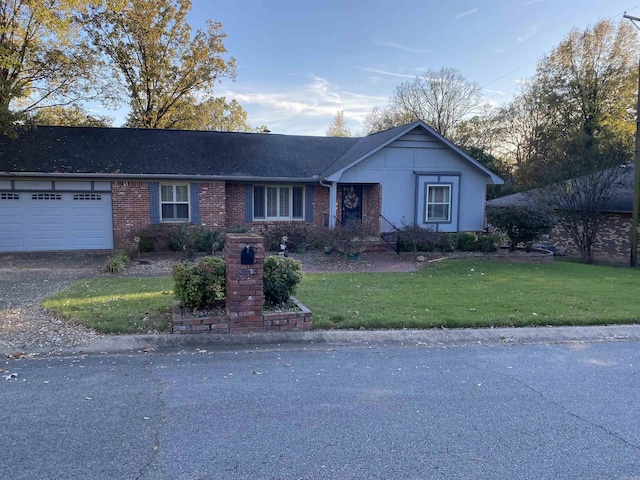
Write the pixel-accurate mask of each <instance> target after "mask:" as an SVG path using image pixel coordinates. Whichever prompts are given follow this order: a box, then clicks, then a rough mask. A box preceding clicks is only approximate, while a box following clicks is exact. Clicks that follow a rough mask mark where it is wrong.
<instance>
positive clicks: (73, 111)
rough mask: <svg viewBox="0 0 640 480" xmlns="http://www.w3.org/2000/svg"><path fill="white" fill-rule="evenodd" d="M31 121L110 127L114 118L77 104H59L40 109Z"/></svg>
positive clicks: (45, 123)
mask: <svg viewBox="0 0 640 480" xmlns="http://www.w3.org/2000/svg"><path fill="white" fill-rule="evenodd" d="M30 123H33V124H34V125H59V126H65V127H110V126H111V125H112V124H113V119H112V118H110V117H107V116H104V115H91V114H89V113H88V112H87V111H86V110H84V109H83V108H81V107H79V106H77V105H71V106H68V107H64V106H59V105H58V106H54V107H50V108H43V109H40V110H38V111H37V112H36V113H35V114H34V115H33V116H32V117H31V118H30Z"/></svg>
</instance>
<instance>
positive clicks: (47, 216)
mask: <svg viewBox="0 0 640 480" xmlns="http://www.w3.org/2000/svg"><path fill="white" fill-rule="evenodd" d="M0 183H4V185H0V252H34V251H54V250H102V249H111V248H113V220H112V215H111V212H112V207H111V191H110V190H111V185H110V183H109V182H55V181H40V180H39V181H34V182H27V181H10V182H9V181H8V182H0ZM2 187H5V188H2ZM7 187H8V188H7Z"/></svg>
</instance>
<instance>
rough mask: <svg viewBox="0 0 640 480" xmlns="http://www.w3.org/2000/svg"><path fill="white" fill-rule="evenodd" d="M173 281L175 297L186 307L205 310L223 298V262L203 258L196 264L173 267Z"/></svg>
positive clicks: (188, 263) (224, 284)
mask: <svg viewBox="0 0 640 480" xmlns="http://www.w3.org/2000/svg"><path fill="white" fill-rule="evenodd" d="M173 279H174V281H175V287H174V293H175V296H176V298H178V300H180V301H181V302H182V304H183V305H185V306H187V307H191V308H206V307H210V306H212V305H214V304H215V303H216V302H219V301H222V300H224V298H225V293H226V278H225V262H224V260H222V259H221V258H216V257H205V258H203V259H202V260H201V261H200V262H199V263H198V264H194V263H191V262H183V263H181V264H179V265H175V266H174V267H173Z"/></svg>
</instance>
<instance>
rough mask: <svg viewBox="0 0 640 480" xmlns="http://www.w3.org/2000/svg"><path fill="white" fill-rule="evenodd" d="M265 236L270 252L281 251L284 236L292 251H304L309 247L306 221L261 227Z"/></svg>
mask: <svg viewBox="0 0 640 480" xmlns="http://www.w3.org/2000/svg"><path fill="white" fill-rule="evenodd" d="M260 234H261V235H262V236H263V237H264V248H265V249H266V250H267V251H270V252H279V251H280V244H281V243H282V237H287V241H286V242H285V243H286V245H287V250H288V251H290V252H297V253H304V252H305V251H306V250H307V248H308V247H309V229H308V227H307V225H306V224H305V223H300V222H296V223H283V224H277V225H269V226H267V227H263V228H261V229H260Z"/></svg>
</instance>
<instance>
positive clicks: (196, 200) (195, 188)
mask: <svg viewBox="0 0 640 480" xmlns="http://www.w3.org/2000/svg"><path fill="white" fill-rule="evenodd" d="M190 190H191V192H190V194H191V199H190V200H191V223H193V224H194V225H200V184H199V183H196V182H194V183H192V184H191V185H190Z"/></svg>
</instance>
